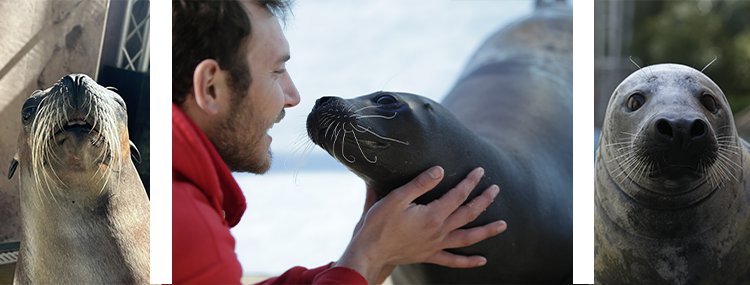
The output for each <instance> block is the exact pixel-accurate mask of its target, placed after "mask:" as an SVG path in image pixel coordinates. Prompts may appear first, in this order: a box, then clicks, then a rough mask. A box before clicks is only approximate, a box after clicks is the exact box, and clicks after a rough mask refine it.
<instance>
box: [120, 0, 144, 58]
mask: <svg viewBox="0 0 750 285" xmlns="http://www.w3.org/2000/svg"><path fill="white" fill-rule="evenodd" d="M137 1H138V0H127V7H126V8H125V17H124V19H125V22H124V23H123V25H122V32H121V33H120V45H119V47H118V52H117V67H119V68H122V69H127V70H133V71H138V72H148V70H149V68H150V58H151V54H150V36H149V34H150V32H149V31H150V26H151V3H149V5H148V8H147V9H148V10H147V12H146V16H145V17H144V18H143V20H141V21H140V22H138V20H136V19H135V16H134V15H133V6H134V5H135V3H136V2H137ZM141 1H149V0H141ZM149 2H150V1H149ZM133 40H137V41H138V42H139V43H140V49H138V50H128V49H127V43H128V42H130V41H133Z"/></svg>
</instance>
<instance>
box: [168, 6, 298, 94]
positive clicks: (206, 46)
mask: <svg viewBox="0 0 750 285" xmlns="http://www.w3.org/2000/svg"><path fill="white" fill-rule="evenodd" d="M251 2H253V3H254V4H255V5H258V6H259V7H264V8H265V9H267V10H268V11H269V12H270V13H271V14H273V15H274V16H276V17H277V18H279V19H281V20H282V21H284V20H285V19H286V16H287V15H288V14H291V10H290V9H291V1H290V0H251ZM250 30H251V27H250V18H249V16H248V12H247V10H246V9H245V8H244V7H243V6H242V3H240V2H239V1H211V0H208V1H190V0H174V1H172V102H173V103H175V104H177V105H182V103H183V102H184V101H185V97H186V95H187V94H188V93H190V92H192V88H193V72H194V71H195V67H196V66H198V64H199V63H200V62H201V61H203V60H205V59H214V60H216V62H218V63H219V67H220V68H221V69H224V70H229V74H230V78H229V85H230V87H231V88H232V89H233V90H234V91H239V92H235V93H237V94H238V95H239V96H244V95H245V94H246V90H247V88H248V87H249V86H250V82H251V78H250V68H249V67H248V66H247V64H246V61H245V60H244V56H245V52H246V51H244V50H240V47H241V46H242V45H243V43H246V42H249V41H248V40H249V38H248V36H250Z"/></svg>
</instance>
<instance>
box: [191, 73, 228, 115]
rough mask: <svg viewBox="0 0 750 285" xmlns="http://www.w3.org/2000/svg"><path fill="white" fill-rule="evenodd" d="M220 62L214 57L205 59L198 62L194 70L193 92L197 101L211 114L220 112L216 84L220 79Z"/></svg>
mask: <svg viewBox="0 0 750 285" xmlns="http://www.w3.org/2000/svg"><path fill="white" fill-rule="evenodd" d="M220 71H221V68H219V63H218V62H216V60H213V59H205V60H203V61H201V62H200V63H198V66H196V67H195V71H194V72H193V94H195V103H196V104H197V105H198V107H199V108H201V109H202V110H203V111H204V112H206V113H208V114H210V115H216V114H217V113H219V105H218V100H217V98H218V96H217V94H216V84H217V80H219V77H220V76H219V72H220Z"/></svg>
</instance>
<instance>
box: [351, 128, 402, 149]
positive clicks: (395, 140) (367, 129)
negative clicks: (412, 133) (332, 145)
mask: <svg viewBox="0 0 750 285" xmlns="http://www.w3.org/2000/svg"><path fill="white" fill-rule="evenodd" d="M358 126H360V127H361V128H362V129H364V130H365V131H366V132H368V133H370V134H372V135H373V136H376V137H378V138H380V139H384V140H387V141H392V142H397V143H400V144H403V145H409V142H408V141H407V142H404V141H400V140H397V139H392V138H389V137H384V136H381V135H379V134H376V133H375V132H373V131H371V130H370V128H365V127H364V126H362V125H359V124H358Z"/></svg>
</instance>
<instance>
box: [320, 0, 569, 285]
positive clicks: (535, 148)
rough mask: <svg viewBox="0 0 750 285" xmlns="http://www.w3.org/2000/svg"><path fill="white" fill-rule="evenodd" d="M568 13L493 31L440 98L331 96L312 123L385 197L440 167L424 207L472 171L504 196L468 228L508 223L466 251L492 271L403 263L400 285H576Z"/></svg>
mask: <svg viewBox="0 0 750 285" xmlns="http://www.w3.org/2000/svg"><path fill="white" fill-rule="evenodd" d="M571 35H572V14H571V13H570V9H569V8H568V7H561V6H555V8H552V10H549V9H542V10H537V12H536V13H535V14H534V15H533V16H532V17H530V18H528V19H524V20H522V21H520V22H517V23H515V24H513V25H511V26H510V27H508V28H506V29H503V30H501V31H499V32H498V33H496V34H495V35H493V36H492V37H491V38H490V39H489V40H488V41H487V43H486V44H484V45H483V46H482V47H481V48H480V49H479V51H478V52H477V53H476V54H475V56H474V58H473V59H472V60H471V61H470V62H469V64H468V66H467V69H466V70H465V71H464V72H463V75H462V78H461V79H459V80H458V83H457V84H456V86H455V87H454V88H453V90H452V91H451V92H450V94H449V95H448V96H447V97H446V99H445V100H444V101H443V105H441V104H438V103H437V102H435V101H432V100H430V99H427V98H424V97H421V96H418V95H414V94H408V93H401V92H375V93H372V94H369V95H365V96H361V97H358V98H354V99H348V100H344V99H341V98H338V97H323V98H320V99H318V100H317V102H316V104H315V107H314V108H313V110H312V112H311V113H310V115H309V116H308V118H307V130H308V135H309V137H310V138H311V140H312V141H313V142H314V143H315V144H317V145H319V146H321V147H322V148H323V149H325V150H326V151H327V152H328V153H329V154H330V155H331V156H333V157H335V158H336V159H337V160H338V161H339V162H341V163H342V164H343V165H345V166H346V167H347V168H348V169H349V170H351V171H352V172H353V173H355V174H356V175H357V176H359V177H361V178H362V179H363V180H364V181H365V182H366V183H367V184H369V185H371V186H372V187H373V188H374V189H375V190H376V191H378V193H379V194H380V195H381V196H385V195H387V194H388V192H389V191H391V190H393V189H396V188H397V187H400V186H402V185H404V184H406V183H407V182H409V181H411V180H412V179H413V178H414V177H416V176H417V175H418V174H419V173H421V172H423V171H424V170H426V169H428V168H430V167H432V166H435V165H440V166H442V167H443V168H444V169H445V177H444V178H443V180H442V181H441V182H440V184H438V186H437V187H435V188H434V189H433V190H431V191H429V192H427V193H426V194H425V195H423V196H421V197H419V198H418V199H417V200H416V202H417V203H422V204H425V203H428V202H429V201H432V200H434V199H436V198H439V197H440V196H442V195H443V194H444V193H445V192H446V191H448V190H449V189H451V188H452V187H454V186H455V185H456V184H458V182H459V181H461V180H462V179H463V178H464V177H465V176H466V175H467V174H468V173H469V172H470V171H471V170H472V169H474V168H475V167H478V166H481V167H483V168H484V169H485V176H484V177H483V178H482V179H481V181H480V182H479V184H478V185H477V187H476V188H475V189H474V191H473V192H472V193H471V195H470V196H469V198H468V199H467V201H470V200H471V199H473V198H474V197H476V196H478V195H479V194H480V193H481V191H483V190H484V189H486V188H487V187H489V186H490V185H492V184H497V185H498V186H499V187H500V193H499V194H498V196H497V198H496V199H495V201H494V203H492V204H491V205H490V206H489V207H488V208H487V211H486V212H484V213H483V214H482V215H480V216H479V217H478V218H477V219H476V220H475V221H473V222H471V223H469V224H468V225H466V227H475V226H480V225H485V224H487V223H490V222H493V221H496V220H500V219H502V220H505V221H506V222H507V223H508V229H507V230H506V231H505V232H503V233H502V234H500V235H497V236H494V237H492V238H489V239H487V240H484V241H482V242H480V243H477V244H474V245H472V246H469V247H465V248H459V249H452V250H450V251H451V252H453V253H457V254H461V255H475V254H478V255H482V256H485V257H486V258H487V264H486V265H485V266H482V267H477V268H469V269H453V268H446V267H442V266H438V265H433V264H411V265H404V266H398V267H397V268H396V269H395V271H394V272H393V275H392V276H393V280H394V283H410V284H421V283H439V284H451V283H452V284H468V283H479V284H497V283H549V284H551V283H555V284H557V283H572V270H573V228H572V227H573V217H572V216H573V215H572V208H573V201H572V200H573V192H572V188H573V182H572V180H573V164H572V157H573V154H572V152H573V149H572V145H573V135H572V124H573V119H572V118H573V117H572V116H573V115H572V37H571Z"/></svg>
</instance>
